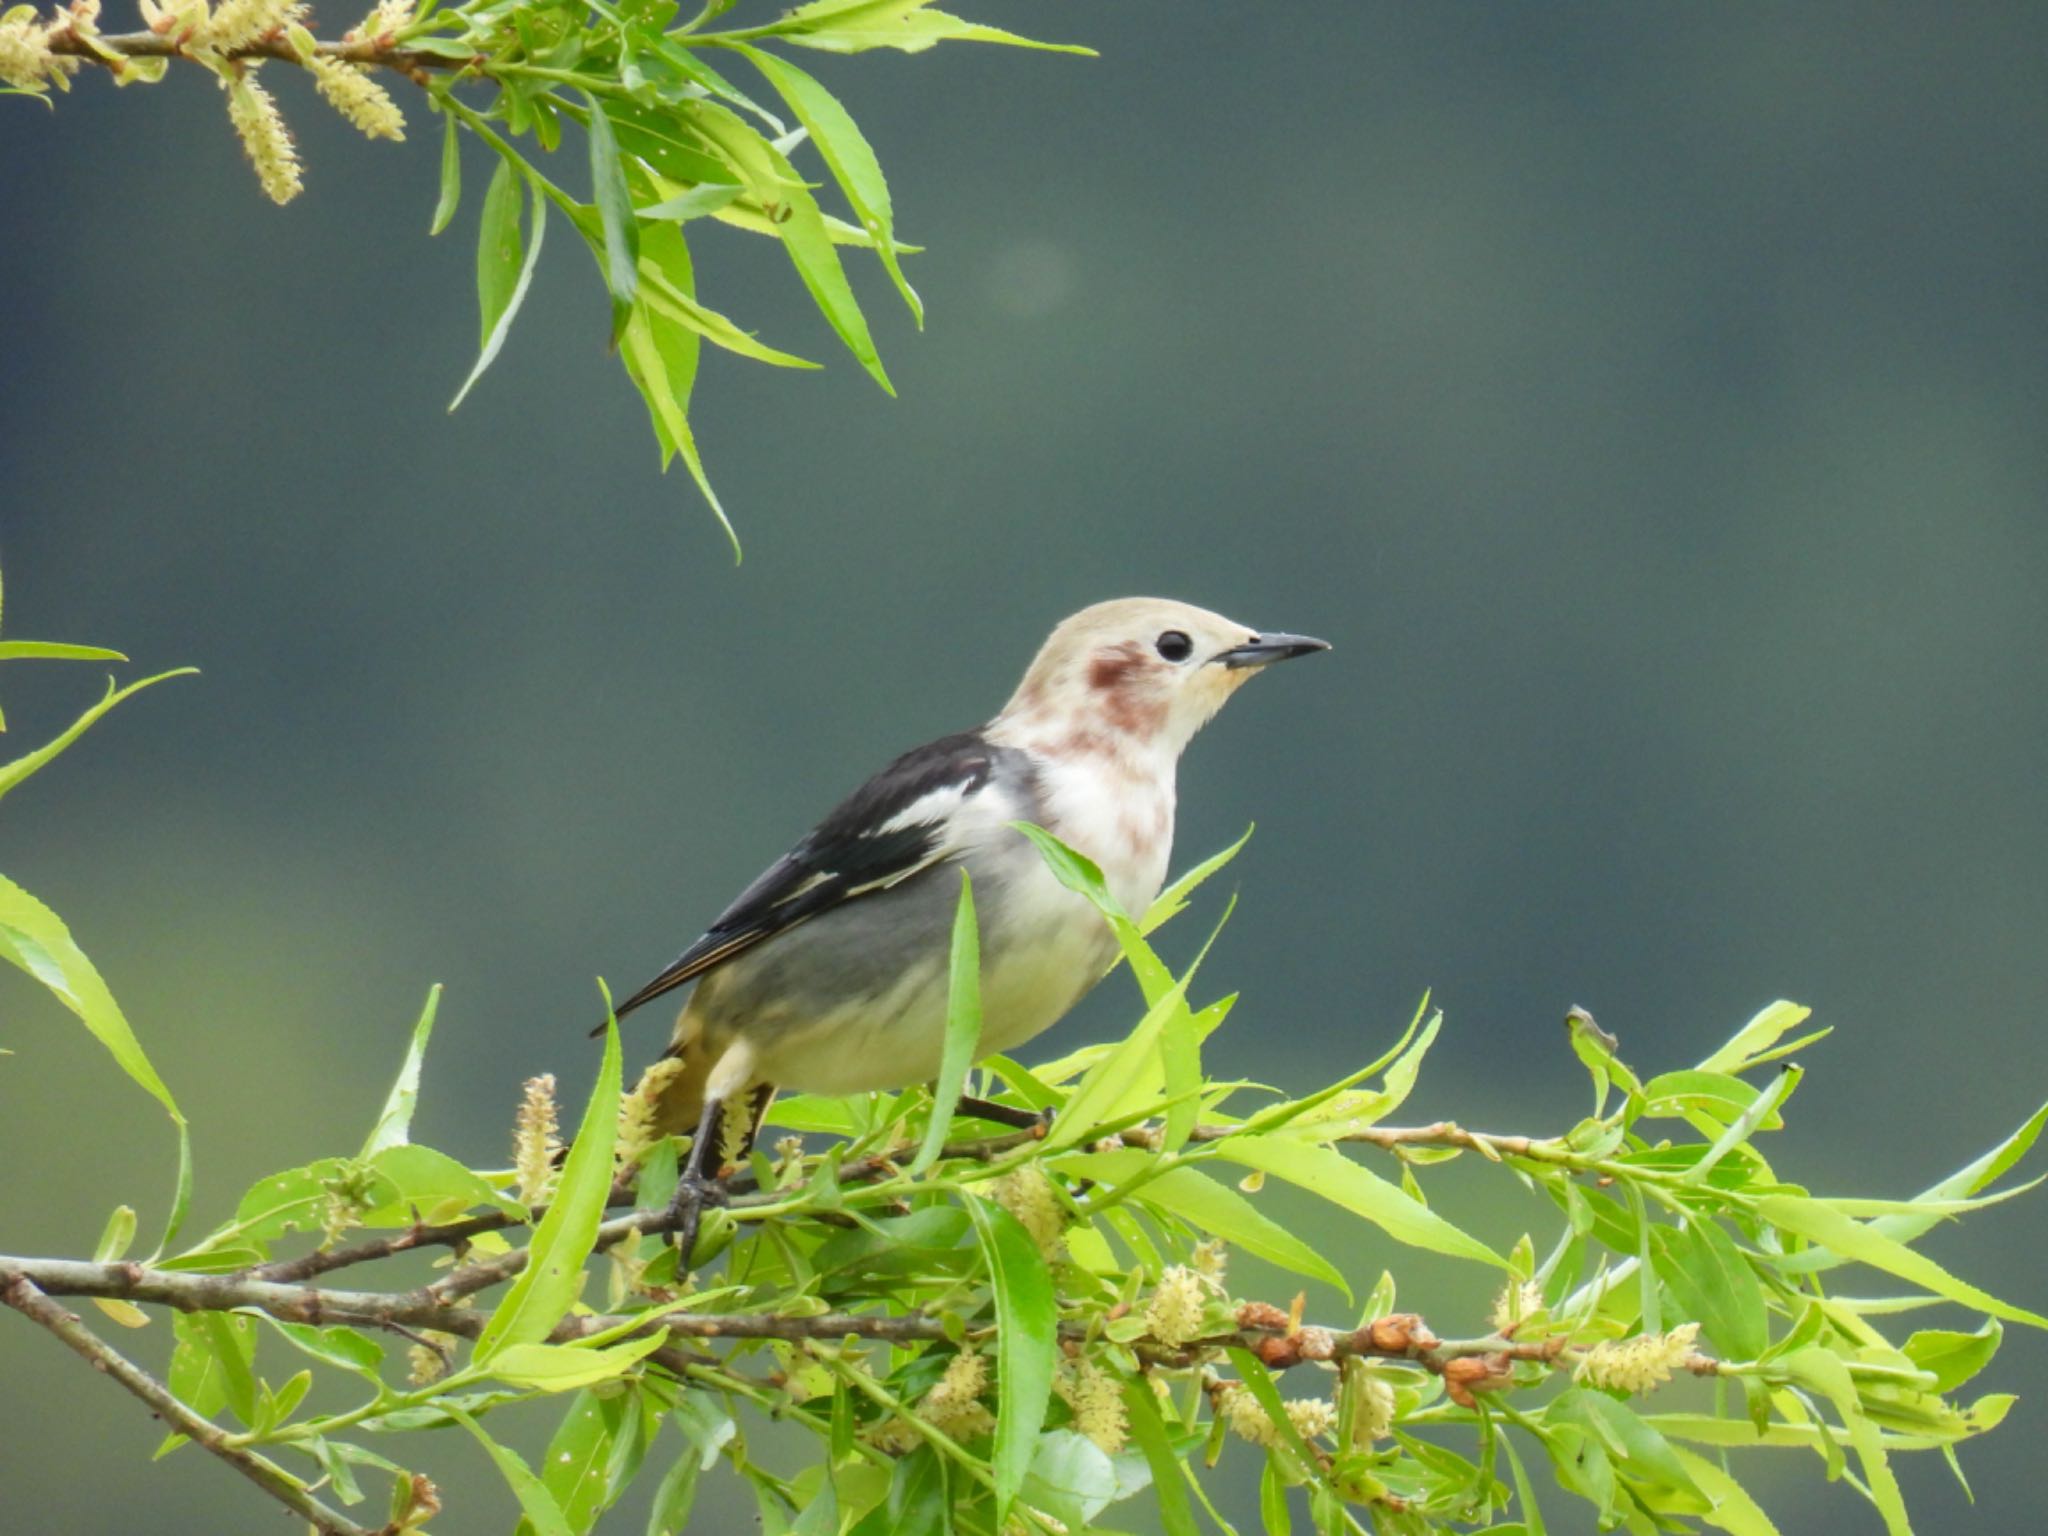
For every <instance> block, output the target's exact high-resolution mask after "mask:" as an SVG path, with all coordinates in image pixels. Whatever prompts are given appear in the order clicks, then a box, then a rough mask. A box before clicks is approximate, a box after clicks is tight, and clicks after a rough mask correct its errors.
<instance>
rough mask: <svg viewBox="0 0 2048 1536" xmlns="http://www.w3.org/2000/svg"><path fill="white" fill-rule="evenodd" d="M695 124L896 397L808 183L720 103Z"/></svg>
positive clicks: (822, 304)
mask: <svg viewBox="0 0 2048 1536" xmlns="http://www.w3.org/2000/svg"><path fill="white" fill-rule="evenodd" d="M695 122H696V124H697V126H698V128H699V129H700V130H701V131H702V132H703V134H704V136H705V137H706V138H707V139H709V140H710V141H711V142H712V143H713V144H715V145H716V146H717V147H718V149H719V152H720V153H721V154H723V155H724V156H725V158H726V159H727V160H728V161H729V162H731V164H732V165H733V167H734V168H735V169H736V170H738V171H739V173H740V176H741V178H742V179H743V180H744V181H745V182H746V184H747V190H748V191H749V192H751V193H752V194H753V195H754V197H755V198H756V199H757V200H758V201H759V202H760V203H761V204H762V205H763V206H764V207H766V208H769V209H771V210H772V211H773V217H774V218H775V220H776V225H775V232H776V234H777V235H778V236H780V238H781V240H782V247H783V249H784V250H786V251H787V252H788V253H789V259H790V262H791V263H792V264H793V265H794V266H795V267H796V271H797V276H798V277H800V278H802V279H803V283H804V286H805V287H806V288H808V289H810V291H811V297H812V299H813V300H815V301H816V303H817V305H818V309H819V311H820V312H821V313H822V314H823V315H824V316H825V318H826V320H827V321H829V322H830V323H831V326H832V329H833V330H835V331H837V332H838V333H839V339H840V340H841V341H843V342H845V343H846V347H847V350H848V351H850V352H851V353H853V355H854V356H855V357H857V358H859V359H860V364H861V366H862V367H863V368H865V369H867V371H868V372H869V373H870V374H871V375H873V377H874V380H875V382H876V383H877V384H879V385H881V386H882V388H883V389H885V390H887V391H888V392H889V393H890V394H892V395H893V394H895V393H896V386H895V385H893V384H891V383H890V382H889V375H888V373H887V371H886V370H885V369H884V368H883V367H882V358H881V354H880V353H878V352H877V351H876V350H875V342H874V338H873V337H872V336H870V335H869V334H868V322H867V317H866V316H864V315H863V314H862V313H861V310H860V305H859V303H858V302H857V301H856V300H855V299H854V296H853V289H852V287H851V286H850V285H849V284H848V283H847V281H846V271H845V269H844V268H843V267H841V266H840V264H839V253H838V252H837V251H835V250H834V249H833V248H832V237H831V235H830V234H829V233H827V231H826V229H825V220H824V215H823V214H822V213H820V212H819V210H818V202H817V199H816V198H814V197H812V196H811V194H810V190H809V189H808V188H807V187H805V186H804V184H803V179H802V178H801V177H799V176H798V175H797V173H796V172H795V171H794V170H793V169H791V167H790V163H789V161H788V160H786V159H785V158H783V155H782V152H781V151H780V150H778V149H776V148H775V146H774V145H772V144H770V143H769V142H768V141H767V140H766V139H764V138H762V137H761V135H760V134H758V133H756V132H755V131H754V130H753V129H752V128H750V127H748V126H747V124H746V123H745V122H744V121H742V120H741V119H740V118H739V117H737V116H735V115H734V114H733V113H732V112H729V111H727V110H726V109H725V108H724V107H721V106H719V105H717V104H716V103H715V102H708V101H706V102H699V103H697V111H696V114H695Z"/></svg>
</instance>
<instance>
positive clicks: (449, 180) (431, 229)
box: [427, 112, 462, 235]
mask: <svg viewBox="0 0 2048 1536" xmlns="http://www.w3.org/2000/svg"><path fill="white" fill-rule="evenodd" d="M445 116H446V118H447V123H448V131H447V134H446V135H445V136H444V137H443V138H442V140H441V196H440V198H439V200H438V201H436V202H435V204H434V222H433V223H432V224H431V225H429V226H428V228H427V233H428V234H429V235H438V234H439V233H441V231H442V230H444V229H446V228H447V227H448V221H449V220H451V219H453V218H454V217H455V208H456V205H457V204H458V203H460V202H461V201H462V141H461V136H460V130H459V129H458V128H457V127H456V126H455V114H454V113H453V112H449V113H446V114H445Z"/></svg>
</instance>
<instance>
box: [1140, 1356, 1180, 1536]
mask: <svg viewBox="0 0 2048 1536" xmlns="http://www.w3.org/2000/svg"><path fill="white" fill-rule="evenodd" d="M1123 1387H1124V1412H1125V1413H1126V1414H1127V1415H1128V1416H1129V1419H1130V1425H1131V1438H1132V1439H1133V1440H1135V1441H1137V1442H1138V1449H1139V1450H1140V1451H1142V1452H1144V1454H1145V1465H1146V1466H1148V1467H1150V1468H1151V1469H1152V1488H1153V1492H1154V1494H1155V1495H1156V1497H1157V1499H1158V1510H1159V1524H1160V1527H1161V1528H1162V1529H1163V1530H1164V1531H1165V1532H1166V1536H1195V1533H1196V1530H1197V1527H1196V1525H1195V1508H1194V1504H1193V1501H1191V1500H1190V1499H1189V1498H1188V1490H1187V1484H1186V1483H1185V1482H1183V1481H1182V1476H1183V1474H1182V1472H1181V1462H1180V1457H1179V1456H1178V1455H1177V1454H1176V1453H1175V1451H1174V1448H1173V1442H1172V1441H1171V1440H1169V1439H1168V1438H1167V1435H1166V1424H1165V1421H1164V1420H1163V1419H1161V1418H1160V1416H1159V1399H1158V1398H1156V1397H1154V1396H1153V1395H1152V1387H1151V1383H1150V1380H1149V1378H1147V1377H1144V1376H1137V1377H1133V1378H1131V1379H1129V1380H1127V1381H1125V1382H1124V1384H1123Z"/></svg>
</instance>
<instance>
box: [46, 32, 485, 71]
mask: <svg viewBox="0 0 2048 1536" xmlns="http://www.w3.org/2000/svg"><path fill="white" fill-rule="evenodd" d="M190 41H191V39H190V38H189V37H186V36H183V35H178V36H169V35H163V34H159V33H156V32H117V33H114V34H112V35H111V36H103V35H100V34H97V33H95V34H91V35H89V36H81V35H80V34H79V33H78V32H77V31H76V30H75V29H73V28H63V29H60V30H59V31H57V32H54V33H52V34H51V36H50V39H49V43H50V52H52V53H54V54H56V55H57V56H58V57H59V58H66V59H82V60H83V61H85V62H86V63H88V64H98V65H101V66H103V67H105V68H107V69H110V70H111V69H114V68H116V58H114V57H109V55H115V56H118V58H122V59H186V60H190V59H191V57H192V56H191V54H190V53H188V52H187V51H186V50H187V45H188V44H189V43H190ZM313 54H314V57H316V58H327V59H333V60H335V61H336V62H338V63H342V64H358V65H361V66H362V67H364V68H365V69H392V70H396V71H398V73H400V74H402V75H404V76H405V77H406V78H407V79H409V80H411V81H413V82H414V83H415V84H424V83H425V80H426V75H427V73H428V71H430V70H439V71H456V70H469V69H475V68H478V67H480V66H481V65H482V64H483V63H484V60H483V58H482V57H481V56H479V57H474V58H464V59H451V58H447V57H445V56H443V55H441V54H436V53H419V52H415V51H414V50H412V49H409V48H400V47H397V46H395V45H392V44H389V43H386V42H384V41H382V40H380V39H378V38H374V37H365V38H359V37H355V36H353V35H351V36H349V37H346V38H343V39H341V40H340V41H337V42H325V41H321V42H315V43H314V44H313ZM219 57H221V58H223V59H228V60H237V59H276V60H277V61H278V62H280V63H283V64H293V65H298V66H300V67H301V68H303V67H304V64H305V61H304V60H303V59H302V58H300V57H299V53H298V50H297V49H295V48H294V47H292V44H291V40H290V39H289V38H287V37H286V36H285V35H284V34H283V33H282V32H281V31H280V32H274V33H272V34H270V35H269V36H267V37H259V38H257V39H255V40H254V41H253V42H247V43H242V44H239V45H237V46H236V47H233V48H223V49H221V50H220V51H219Z"/></svg>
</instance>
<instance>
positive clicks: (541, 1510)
mask: <svg viewBox="0 0 2048 1536" xmlns="http://www.w3.org/2000/svg"><path fill="white" fill-rule="evenodd" d="M614 1108H616V1106H614ZM439 1407H440V1409H441V1411H442V1412H444V1413H446V1414H447V1415H448V1417H449V1418H451V1419H453V1420H454V1421H455V1422H456V1423H458V1424H460V1425H461V1426H462V1427H463V1428H464V1429H466V1430H468V1431H469V1432H470V1433H471V1434H472V1435H474V1436H476V1442H477V1444H478V1445H481V1446H482V1447H483V1448H484V1450H485V1451H487V1452H488V1453H489V1454H490V1458H491V1460H492V1461H494V1462H496V1463H497V1464H498V1471H499V1472H500V1473H502V1474H503V1475H504V1478H505V1481H506V1482H507V1483H508V1484H510V1485H511V1488H512V1494H513V1497H515V1498H517V1499H518V1500H519V1507H520V1509H522V1510H524V1511H525V1513H526V1518H527V1519H528V1520H530V1521H532V1522H533V1528H534V1531H535V1532H536V1533H537V1536H577V1533H576V1531H575V1529H574V1528H573V1527H572V1526H571V1525H570V1524H569V1521H568V1519H567V1517H565V1516H564V1515H563V1514H562V1506H561V1505H560V1504H558V1503H557V1502H556V1501H555V1496H554V1495H553V1494H552V1493H549V1492H548V1490H547V1485H546V1484H545V1483H543V1482H542V1481H541V1480H540V1479H539V1478H537V1477H535V1476H534V1475H533V1469H532V1468H530V1467H528V1466H527V1464H526V1463H525V1462H524V1461H522V1460H520V1459H519V1453H518V1452H517V1451H515V1450H513V1449H511V1448H510V1447H509V1446H503V1445H500V1444H498V1442H497V1441H495V1440H493V1439H492V1438H491V1437H490V1436H489V1435H487V1434H485V1433H484V1430H483V1426H482V1425H480V1424H478V1423H477V1421H476V1420H475V1419H473V1418H471V1417H470V1416H469V1415H468V1414H467V1413H466V1412H464V1411H463V1410H462V1409H461V1408H458V1407H457V1406H456V1405H455V1404H454V1402H452V1401H450V1400H448V1399H443V1400H442V1401H441V1403H440V1404H439Z"/></svg>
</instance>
